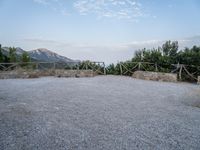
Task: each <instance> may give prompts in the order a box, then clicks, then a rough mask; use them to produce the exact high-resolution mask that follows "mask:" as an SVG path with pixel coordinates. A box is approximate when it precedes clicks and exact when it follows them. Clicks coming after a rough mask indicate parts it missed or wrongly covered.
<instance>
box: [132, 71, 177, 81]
mask: <svg viewBox="0 0 200 150" xmlns="http://www.w3.org/2000/svg"><path fill="white" fill-rule="evenodd" d="M132 77H134V78H137V79H143V80H153V81H167V82H177V74H174V73H162V72H150V71H135V72H134V73H133V75H132Z"/></svg>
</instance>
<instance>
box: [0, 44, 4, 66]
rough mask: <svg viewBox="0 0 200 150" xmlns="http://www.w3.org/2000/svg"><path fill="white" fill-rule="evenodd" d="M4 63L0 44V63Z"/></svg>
mask: <svg viewBox="0 0 200 150" xmlns="http://www.w3.org/2000/svg"><path fill="white" fill-rule="evenodd" d="M2 62H4V55H3V53H2V49H1V44H0V63H2Z"/></svg>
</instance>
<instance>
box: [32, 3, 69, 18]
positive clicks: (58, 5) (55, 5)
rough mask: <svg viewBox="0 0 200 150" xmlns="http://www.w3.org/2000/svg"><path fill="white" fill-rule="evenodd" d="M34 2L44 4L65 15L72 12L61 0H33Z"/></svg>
mask: <svg viewBox="0 0 200 150" xmlns="http://www.w3.org/2000/svg"><path fill="white" fill-rule="evenodd" d="M33 2H35V3H37V4H40V5H44V6H46V7H48V8H50V9H51V10H53V11H55V12H58V13H60V14H61V15H63V16H69V15H70V13H69V12H68V10H67V9H66V6H65V3H63V1H61V0H33Z"/></svg>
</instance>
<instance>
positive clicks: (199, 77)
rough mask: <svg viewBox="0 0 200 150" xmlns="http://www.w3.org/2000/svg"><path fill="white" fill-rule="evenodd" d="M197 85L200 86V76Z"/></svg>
mask: <svg viewBox="0 0 200 150" xmlns="http://www.w3.org/2000/svg"><path fill="white" fill-rule="evenodd" d="M197 84H199V85H200V76H198V81H197Z"/></svg>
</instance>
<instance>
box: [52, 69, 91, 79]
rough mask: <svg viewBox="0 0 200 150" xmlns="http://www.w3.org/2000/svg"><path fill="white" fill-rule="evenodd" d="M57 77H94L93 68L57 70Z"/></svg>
mask: <svg viewBox="0 0 200 150" xmlns="http://www.w3.org/2000/svg"><path fill="white" fill-rule="evenodd" d="M55 75H56V76H57V77H93V76H94V72H93V71H92V70H55Z"/></svg>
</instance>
